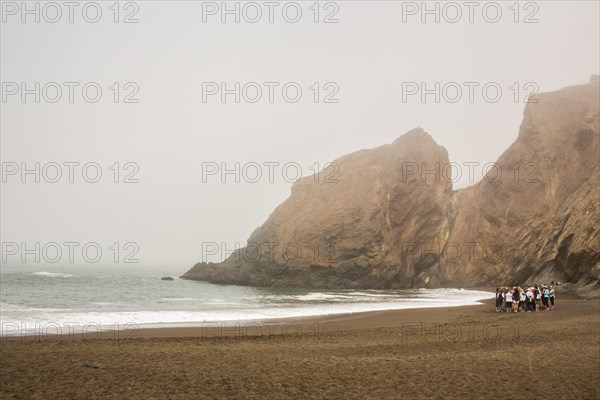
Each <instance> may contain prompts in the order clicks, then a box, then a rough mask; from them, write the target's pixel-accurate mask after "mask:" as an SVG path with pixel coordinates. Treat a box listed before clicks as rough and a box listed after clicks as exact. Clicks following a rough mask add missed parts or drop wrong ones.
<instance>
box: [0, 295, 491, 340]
mask: <svg viewBox="0 0 600 400" xmlns="http://www.w3.org/2000/svg"><path fill="white" fill-rule="evenodd" d="M478 303H479V304H466V305H453V306H442V307H415V308H401V309H387V310H369V311H358V312H346V313H331V314H319V315H306V316H294V317H274V318H259V319H243V320H226V321H202V322H200V321H199V322H189V323H188V322H181V323H150V324H135V323H129V324H122V325H121V326H122V327H123V328H126V329H114V328H113V329H111V326H113V325H114V324H113V325H109V326H105V327H102V326H100V330H97V329H96V327H94V329H88V332H87V333H84V332H81V331H71V330H69V329H67V328H69V327H68V326H65V327H64V328H65V330H66V333H60V334H56V333H52V332H50V330H51V329H46V331H45V332H44V331H43V329H42V328H40V329H37V328H36V329H34V330H33V331H32V330H27V331H25V332H16V333H13V334H9V335H4V334H3V335H0V341H44V340H65V339H67V340H95V339H99V340H123V339H135V338H171V337H172V338H182V337H210V336H214V335H215V334H217V332H218V335H219V336H232V337H233V336H241V337H246V336H250V337H256V336H277V335H286V334H290V331H291V330H292V328H294V326H297V327H299V329H300V330H301V331H302V332H307V331H309V330H311V328H313V329H314V328H318V325H324V324H329V325H331V324H335V326H336V327H339V329H340V330H341V329H343V330H352V329H369V328H386V327H391V326H393V324H390V323H388V322H387V321H395V320H398V318H404V319H407V318H408V319H410V320H413V319H414V318H415V317H416V316H417V315H419V316H420V317H421V319H423V318H424V319H425V320H431V318H432V316H437V315H440V313H443V312H444V311H451V310H452V309H469V308H479V307H482V306H484V305H488V306H490V305H491V307H493V304H494V299H483V300H479V301H478ZM9 323H11V322H10V321H8V322H3V324H9ZM56 325H57V324H56ZM93 325H94V324H91V323H90V324H88V325H83V327H86V326H90V327H91V326H93ZM53 327H55V326H54V325H53ZM78 327H79V328H82V326H81V325H78ZM59 328H60V327H59ZM294 329H295V328H294Z"/></svg>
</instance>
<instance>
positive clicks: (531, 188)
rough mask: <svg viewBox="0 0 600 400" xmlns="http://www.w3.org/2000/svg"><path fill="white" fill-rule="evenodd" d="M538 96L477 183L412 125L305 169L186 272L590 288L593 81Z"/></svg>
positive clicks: (229, 279)
mask: <svg viewBox="0 0 600 400" xmlns="http://www.w3.org/2000/svg"><path fill="white" fill-rule="evenodd" d="M532 100H533V101H534V102H532V103H529V104H528V105H527V106H526V108H525V111H524V118H523V123H522V125H521V128H520V132H519V136H518V138H517V140H516V141H515V143H513V145H512V146H510V148H509V149H507V150H506V151H505V152H504V154H502V156H501V157H500V158H499V159H498V161H497V167H496V168H494V169H492V170H490V172H489V175H488V176H487V177H486V179H484V180H482V181H481V182H479V183H478V184H476V185H474V186H472V187H469V188H466V189H461V190H458V191H454V192H453V191H452V188H451V183H450V180H449V179H446V178H444V169H445V168H446V167H447V166H449V165H450V164H449V163H450V161H449V160H448V154H447V152H446V150H445V149H444V148H443V147H441V146H439V145H438V144H436V143H435V141H434V140H433V139H432V138H431V136H429V135H428V134H427V133H426V132H424V131H423V130H422V129H420V128H419V129H414V130H412V131H410V132H408V133H406V134H404V135H402V136H401V137H399V138H398V139H397V140H395V141H394V142H393V143H391V144H388V145H384V146H380V147H378V148H375V149H370V150H360V151H357V152H355V153H352V154H349V155H346V156H344V157H341V158H339V159H337V160H335V162H334V163H333V164H334V166H337V168H338V169H337V170H336V169H335V167H330V168H328V169H326V170H325V171H322V172H321V174H319V176H318V177H314V176H309V177H305V178H303V179H301V180H300V181H298V182H297V183H296V184H294V185H293V187H292V193H291V195H290V197H289V198H288V199H287V200H286V201H284V202H283V203H282V204H281V205H279V206H278V207H277V208H276V209H275V210H274V211H273V213H272V214H271V215H270V216H269V218H268V219H267V221H266V222H265V223H264V224H263V225H262V226H260V227H259V228H257V229H256V230H255V231H254V232H253V233H252V235H251V236H250V238H249V239H248V245H247V246H246V247H245V248H243V249H241V250H238V251H236V252H235V253H233V254H232V255H231V256H230V257H229V258H228V259H227V260H225V261H224V262H223V263H218V264H213V263H208V264H207V263H199V264H196V265H195V266H194V267H193V268H192V269H191V270H189V271H188V272H187V273H186V274H184V275H183V278H188V279H198V280H205V281H209V282H213V283H229V284H243V285H253V286H301V287H315V288H408V287H440V286H443V287H448V286H477V285H496V284H499V283H501V284H505V283H511V282H513V281H514V282H518V283H523V282H525V281H527V282H532V283H533V282H534V280H536V281H537V280H539V279H544V280H545V281H550V280H555V281H556V280H559V281H563V282H573V283H574V284H576V285H578V286H579V287H584V286H585V287H587V288H588V289H589V288H592V289H593V288H597V284H598V282H599V280H600V276H599V269H600V267H599V265H600V264H599V263H600V257H599V254H600V242H599V240H600V238H599V236H598V229H599V228H598V226H599V224H598V222H599V221H598V217H599V212H600V208H599V207H598V195H599V180H598V179H599V177H598V162H599V155H600V153H599V150H600V149H599V112H600V110H599V108H600V105H599V104H600V103H599V87H598V81H597V80H593V81H592V82H590V83H589V84H586V85H579V86H573V87H568V88H565V89H562V90H559V91H557V92H552V93H545V94H540V95H538V96H536V98H534V99H532ZM436 169H438V171H439V172H438V173H437V174H436V173H423V172H424V171H435V170H436ZM595 285H596V286H595Z"/></svg>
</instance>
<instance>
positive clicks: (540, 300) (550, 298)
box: [496, 285, 556, 312]
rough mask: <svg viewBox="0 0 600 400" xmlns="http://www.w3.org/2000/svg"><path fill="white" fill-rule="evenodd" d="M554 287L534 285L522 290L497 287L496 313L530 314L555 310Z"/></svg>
mask: <svg viewBox="0 0 600 400" xmlns="http://www.w3.org/2000/svg"><path fill="white" fill-rule="evenodd" d="M555 299H556V295H555V290H554V286H553V285H550V287H548V286H546V285H540V286H538V285H535V286H531V287H528V288H527V289H523V288H522V287H517V286H515V287H513V288H512V289H511V288H508V287H504V288H501V287H497V288H496V311H497V312H502V311H505V312H530V311H540V310H556V307H555V306H554V302H555Z"/></svg>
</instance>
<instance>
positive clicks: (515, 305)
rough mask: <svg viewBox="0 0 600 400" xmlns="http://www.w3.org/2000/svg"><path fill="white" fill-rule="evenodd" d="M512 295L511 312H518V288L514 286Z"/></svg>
mask: <svg viewBox="0 0 600 400" xmlns="http://www.w3.org/2000/svg"><path fill="white" fill-rule="evenodd" d="M512 294H513V312H519V301H520V295H519V288H518V287H516V286H515V287H514V288H513V292H512Z"/></svg>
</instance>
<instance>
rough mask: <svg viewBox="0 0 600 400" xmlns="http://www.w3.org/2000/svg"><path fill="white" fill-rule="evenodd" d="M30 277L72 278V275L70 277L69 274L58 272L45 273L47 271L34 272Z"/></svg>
mask: <svg viewBox="0 0 600 400" xmlns="http://www.w3.org/2000/svg"><path fill="white" fill-rule="evenodd" d="M31 275H38V276H47V277H50V278H71V277H73V275H71V274H62V273H60V272H47V271H40V272H34V273H32V274H31Z"/></svg>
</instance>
